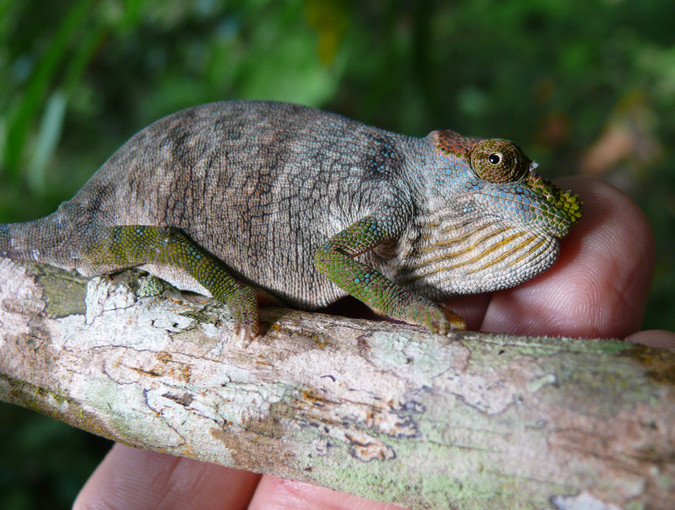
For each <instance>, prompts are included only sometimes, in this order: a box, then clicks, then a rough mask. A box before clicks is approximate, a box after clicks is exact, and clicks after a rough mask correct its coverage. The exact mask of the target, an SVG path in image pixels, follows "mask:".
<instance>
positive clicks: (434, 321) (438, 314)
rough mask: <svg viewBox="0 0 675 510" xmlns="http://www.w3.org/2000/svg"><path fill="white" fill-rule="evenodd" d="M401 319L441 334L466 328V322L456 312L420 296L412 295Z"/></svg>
mask: <svg viewBox="0 0 675 510" xmlns="http://www.w3.org/2000/svg"><path fill="white" fill-rule="evenodd" d="M401 319H402V320H404V321H405V322H409V323H410V324H416V325H418V326H423V327H425V328H427V329H428V330H430V331H431V332H432V333H437V334H440V335H447V334H448V333H449V332H450V331H451V330H464V329H466V322H464V319H462V318H461V317H460V316H459V315H457V314H456V313H455V312H453V311H452V310H450V309H448V308H446V307H445V306H442V305H439V304H437V303H434V302H433V301H430V300H428V299H425V298H423V297H419V296H413V297H412V299H411V300H410V302H409V303H408V304H407V305H406V306H405V308H404V311H403V313H402V316H401Z"/></svg>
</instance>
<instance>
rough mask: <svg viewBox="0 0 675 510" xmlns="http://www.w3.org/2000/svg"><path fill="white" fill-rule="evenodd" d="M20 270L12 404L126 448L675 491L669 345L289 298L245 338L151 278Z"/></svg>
mask: <svg viewBox="0 0 675 510" xmlns="http://www.w3.org/2000/svg"><path fill="white" fill-rule="evenodd" d="M0 282H1V283H0V322H1V323H2V331H1V333H0V399H2V400H5V401H7V402H11V403H15V404H19V405H22V406H25V407H29V408H31V409H35V410H37V411H39V412H42V413H45V414H48V415H50V416H53V417H54V418H56V419H59V420H62V421H64V422H66V423H69V424H71V425H73V426H75V427H78V428H81V429H84V430H88V431H90V432H93V433H95V434H99V435H102V436H105V437H108V438H111V439H114V440H116V441H121V442H123V443H126V444H129V445H133V446H137V447H139V448H147V449H151V450H155V451H161V452H168V453H171V454H175V455H183V456H188V457H192V458H196V459H200V460H205V461H209V462H215V463H218V464H222V465H226V466H232V467H236V468H240V469H248V470H251V471H256V472H261V473H270V474H273V475H276V476H281V477H286V478H293V479H296V480H303V481H307V482H310V483H314V484H317V485H322V486H326V487H332V488H334V489H337V490H340V491H346V492H351V493H354V494H358V495H360V496H364V497H367V498H371V499H377V500H382V501H390V502H395V503H398V504H400V505H404V506H410V507H415V508H448V507H455V508H463V509H471V508H476V509H482V508H516V507H517V508H561V509H562V508H566V509H567V508H569V509H571V508H591V507H592V508H608V509H609V508H615V507H624V506H627V505H629V504H630V505H632V506H631V508H632V507H635V508H638V507H648V508H667V506H668V504H669V503H672V501H673V490H674V487H675V446H674V445H675V432H674V430H675V429H674V427H673V424H674V423H675V398H674V396H675V395H674V393H675V392H674V390H673V383H674V382H675V355H674V354H673V353H672V352H669V351H666V350H658V349H650V348H648V347H644V346H640V345H632V344H628V343H624V342H620V341H604V340H578V339H568V338H523V337H514V336H506V335H488V334H480V333H461V334H455V335H453V336H451V337H449V338H444V337H440V336H437V335H432V334H428V333H426V332H424V331H422V330H421V329H420V328H416V327H412V326H407V325H404V324H395V323H391V322H372V321H365V320H358V319H347V318H342V317H333V316H326V315H322V314H312V313H304V312H298V311H293V310H286V309H280V308H269V309H263V311H262V319H263V331H265V335H264V337H262V338H260V339H258V340H256V341H254V342H252V343H251V344H250V345H248V346H242V345H236V344H235V343H233V342H230V341H229V340H228V338H229V337H230V335H231V333H232V329H231V322H229V320H228V317H229V315H228V311H227V308H226V307H225V306H221V305H220V304H218V303H215V302H213V301H212V300H207V299H206V298H203V297H201V296H194V295H187V294H185V295H184V294H180V293H178V292H177V291H175V290H173V289H170V288H167V287H165V285H164V284H162V283H161V282H160V281H159V280H157V279H154V278H152V277H140V278H139V273H138V272H133V271H131V272H125V273H122V274H120V275H116V276H114V277H101V278H95V279H93V280H91V281H89V283H87V281H86V280H85V279H82V278H80V277H76V276H73V275H72V274H69V273H65V272H62V271H59V270H56V269H52V268H48V267H45V266H36V265H31V264H25V263H18V262H14V261H9V260H4V259H0ZM85 295H86V298H85ZM593 505H597V506H593ZM612 505H616V506H612Z"/></svg>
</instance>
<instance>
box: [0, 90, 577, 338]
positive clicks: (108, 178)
mask: <svg viewBox="0 0 675 510" xmlns="http://www.w3.org/2000/svg"><path fill="white" fill-rule="evenodd" d="M535 166H536V164H535V163H533V162H532V161H530V160H529V159H528V158H527V156H525V154H524V153H523V152H522V150H521V149H520V148H519V147H518V146H516V145H515V144H513V143H511V142H509V141H506V140H501V139H479V138H468V137H463V136H461V135H459V134H458V133H455V132H453V131H433V132H432V133H430V134H429V135H428V136H426V137H425V138H414V137H410V136H404V135H400V134H397V133H392V132H389V131H384V130H381V129H378V128H375V127H371V126H367V125H364V124H361V123H359V122H356V121H353V120H350V119H347V118H345V117H342V116H340V115H336V114H332V113H327V112H324V111H321V110H317V109H313V108H308V107H304V106H297V105H291V104H284V103H274V102H256V101H230V102H220V103H212V104H206V105H202V106H197V107H193V108H188V109H186V110H183V111H180V112H178V113H175V114H173V115H169V116H168V117H165V118H163V119H161V120H159V121H157V122H155V123H153V124H152V125H150V126H149V127H147V128H145V129H143V130H142V131H140V132H139V133H138V134H136V135H135V136H134V137H132V138H131V139H130V140H129V141H128V142H127V143H125V144H124V145H123V146H122V147H121V148H120V149H119V150H118V151H117V152H115V153H114V154H113V155H112V157H111V158H110V159H109V160H108V161H107V162H105V163H104V164H103V166H102V167H101V168H100V169H99V170H98V172H97V173H96V174H95V175H94V176H93V177H92V178H91V179H90V180H89V181H88V182H87V183H86V184H85V185H84V186H83V187H82V189H81V190H80V191H79V192H78V193H77V194H76V195H75V197H74V198H72V199H71V200H69V201H67V202H64V203H63V204H61V206H60V207H59V208H58V210H57V211H56V212H54V213H53V214H51V215H49V216H47V217H45V218H42V219H39V220H36V221H31V222H26V223H17V224H4V225H0V256H3V257H9V258H13V259H22V260H29V261H37V262H44V263H47V264H51V265H54V266H57V267H61V268H65V269H70V270H72V269H76V270H77V271H79V272H80V273H82V274H84V275H85V276H92V275H96V274H102V273H108V272H113V271H117V270H120V269H123V268H128V267H132V266H140V267H141V268H143V269H147V270H148V271H149V272H150V273H153V274H155V275H157V276H160V277H162V278H164V279H166V280H168V281H169V282H171V283H173V284H174V285H176V286H177V287H179V288H182V289H185V290H193V291H197V292H201V293H206V294H210V295H212V296H213V297H215V298H216V299H218V300H220V301H222V302H224V303H225V304H227V305H228V306H229V308H230V310H231V313H232V315H233V316H234V320H235V333H236V335H237V336H238V337H241V338H245V339H251V338H254V337H255V336H256V335H258V334H259V326H258V306H257V301H256V293H255V291H254V289H253V287H257V288H260V289H263V290H266V291H267V292H269V293H271V294H272V295H274V296H276V297H278V298H281V299H282V300H283V301H285V302H287V303H289V304H291V305H294V306H297V307H300V308H306V309H312V308H317V307H321V306H324V305H327V304H329V303H331V302H333V301H335V300H337V299H338V298H340V297H343V296H345V295H347V294H350V295H352V296H354V297H356V298H358V299H360V300H361V301H363V302H364V303H366V304H367V305H369V306H370V307H371V308H372V309H374V310H375V311H377V312H380V313H383V314H385V315H388V316H390V317H392V318H394V319H398V320H402V321H406V322H409V323H413V324H418V325H422V326H425V327H427V328H428V329H430V330H431V331H433V332H436V333H441V334H445V333H447V332H448V331H449V330H450V329H451V328H460V329H461V328H463V327H464V323H463V321H462V319H461V318H459V317H458V316H457V315H455V314H454V313H453V312H451V311H449V310H447V309H446V308H445V307H443V306H441V305H440V304H437V303H436V302H434V300H442V299H445V298H448V297H452V296H456V295H459V294H471V293H479V292H486V291H493V290H498V289H503V288H507V287H512V286H515V285H518V284H520V283H522V282H524V281H525V280H528V279H529V278H532V277H533V276H535V275H537V274H539V273H541V272H542V271H544V270H546V269H548V268H549V267H550V266H551V265H552V264H553V263H554V262H555V260H556V258H557V256H558V252H559V239H561V238H562V237H564V236H565V235H566V234H567V232H568V230H569V228H570V227H571V226H572V225H574V224H575V223H576V222H577V221H578V219H579V218H580V216H581V202H580V200H579V199H578V197H577V196H576V195H574V194H572V193H571V192H569V191H561V190H560V189H558V188H556V187H555V186H553V185H552V184H551V183H550V182H548V181H547V180H545V179H543V178H542V177H540V176H539V175H537V174H536V173H535V172H534V168H535Z"/></svg>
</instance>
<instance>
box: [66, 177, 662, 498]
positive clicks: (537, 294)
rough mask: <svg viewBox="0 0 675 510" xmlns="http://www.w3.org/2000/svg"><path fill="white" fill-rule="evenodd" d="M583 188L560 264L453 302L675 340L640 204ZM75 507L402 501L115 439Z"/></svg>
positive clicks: (515, 323)
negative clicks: (656, 300)
mask: <svg viewBox="0 0 675 510" xmlns="http://www.w3.org/2000/svg"><path fill="white" fill-rule="evenodd" d="M557 184H558V185H559V186H560V187H561V188H564V189H568V188H571V189H573V190H574V191H575V192H577V193H579V195H581V198H582V200H583V202H584V215H583V217H582V218H581V221H580V222H579V224H578V225H576V226H575V227H574V228H573V229H572V231H571V233H570V234H569V236H568V237H566V238H565V239H564V240H563V241H562V252H561V256H560V259H559V261H558V262H557V263H556V264H555V265H554V266H553V268H552V269H550V270H549V271H547V272H545V273H543V274H542V275H540V276H538V277H536V278H535V279H533V280H530V281H528V282H526V283H524V284H522V285H520V286H519V287H517V288H514V289H510V290H505V291H500V292H496V293H494V294H491V295H480V296H468V297H463V298H459V299H456V300H454V301H453V303H452V305H453V309H454V310H455V311H457V312H458V313H460V314H461V315H462V317H464V318H465V319H466V321H467V323H468V327H469V329H473V330H481V331H494V332H497V331H498V332H506V333H512V334H518V335H552V336H561V335H563V336H575V337H605V338H608V337H618V338H625V339H626V340H627V341H630V342H637V343H644V344H647V345H651V346H655V347H668V348H675V333H672V332H667V331H656V330H652V331H639V329H640V325H641V322H642V316H643V314H644V310H645V307H646V303H647V294H648V291H649V286H650V283H651V279H652V273H653V266H654V240H653V234H652V231H651V228H650V226H649V223H648V221H647V219H646V217H645V216H644V214H643V213H642V211H641V210H640V209H639V208H638V207H637V205H636V204H635V203H634V202H633V201H632V200H631V199H629V198H628V197H626V196H625V195H624V194H623V193H622V192H620V191H618V190H617V189H615V188H613V187H611V186H610V185H608V184H605V183H602V182H597V181H592V180H588V179H583V178H569V179H565V180H564V181H561V182H559V183H557ZM74 508H75V509H76V510H82V509H89V508H92V509H93V508H96V509H127V510H134V509H145V508H162V509H172V508H176V509H179V508H200V509H228V510H230V509H232V510H236V509H244V508H248V509H251V510H255V509H265V510H269V509H291V508H292V509H316V508H321V509H332V510H340V509H345V510H347V509H349V510H359V509H366V508H367V509H372V510H385V509H387V510H392V509H397V508H401V507H398V506H396V505H388V504H384V503H377V502H373V501H368V500H365V499H362V498H357V497H356V496H351V495H346V494H341V493H339V492H336V491H333V490H330V489H324V488H320V487H315V486H312V485H308V484H304V483H300V482H293V481H288V480H281V479H279V478H275V477H272V476H260V475H257V474H254V473H249V472H246V471H240V470H236V469H231V468H225V467H221V466H217V465H214V464H207V463H203V462H198V461H194V460H190V459H185V458H178V457H172V456H170V455H165V454H160V453H153V452H149V451H143V450H137V449H133V448H129V447H126V446H122V445H119V444H118V445H115V446H114V447H113V449H112V450H111V452H110V453H109V454H108V455H107V456H106V458H105V459H104V460H103V462H102V463H101V465H100V466H99V467H98V469H97V470H96V471H95V472H94V473H93V474H92V476H91V478H90V479H89V481H88V482H87V483H86V485H85V486H84V488H83V489H82V491H81V492H80V494H79V496H78V498H77V500H76V501H75V505H74Z"/></svg>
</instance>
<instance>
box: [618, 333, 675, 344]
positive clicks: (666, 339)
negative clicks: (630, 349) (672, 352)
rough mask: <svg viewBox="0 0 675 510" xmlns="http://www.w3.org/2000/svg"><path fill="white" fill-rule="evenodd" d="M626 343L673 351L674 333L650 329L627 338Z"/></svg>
mask: <svg viewBox="0 0 675 510" xmlns="http://www.w3.org/2000/svg"><path fill="white" fill-rule="evenodd" d="M626 340H627V341H628V342H633V343H636V344H644V345H648V346H649V347H658V348H661V349H675V333H672V332H671V331H663V330H660V329H650V330H648V331H639V332H638V333H634V334H632V335H630V336H628V337H626Z"/></svg>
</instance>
